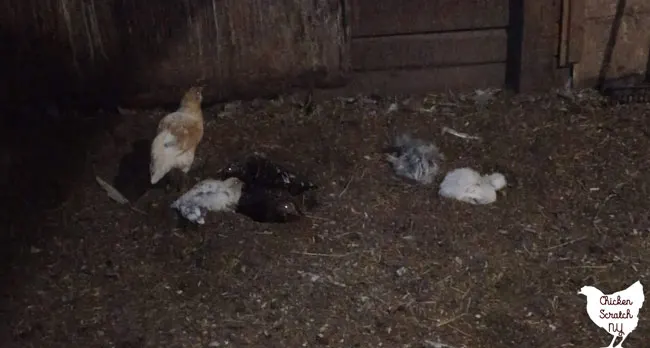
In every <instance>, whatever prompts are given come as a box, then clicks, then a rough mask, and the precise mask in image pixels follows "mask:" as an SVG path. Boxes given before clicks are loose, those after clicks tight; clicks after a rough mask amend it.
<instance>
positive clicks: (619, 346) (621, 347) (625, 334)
mask: <svg viewBox="0 0 650 348" xmlns="http://www.w3.org/2000/svg"><path fill="white" fill-rule="evenodd" d="M629 334H630V333H629V332H626V333H624V334H623V337H621V342H618V346H616V347H615V348H623V341H625V339H626V338H627V335H629Z"/></svg>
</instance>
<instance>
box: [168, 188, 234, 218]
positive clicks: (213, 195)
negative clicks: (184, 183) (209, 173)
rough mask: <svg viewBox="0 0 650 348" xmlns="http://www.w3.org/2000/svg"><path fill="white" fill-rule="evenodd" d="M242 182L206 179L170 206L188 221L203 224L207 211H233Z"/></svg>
mask: <svg viewBox="0 0 650 348" xmlns="http://www.w3.org/2000/svg"><path fill="white" fill-rule="evenodd" d="M243 186H244V183H243V182H242V181H241V180H239V179H237V178H235V177H232V178H228V179H226V180H223V181H221V180H214V179H206V180H203V181H201V182H199V183H198V184H196V185H194V187H192V188H191V189H190V190H189V191H187V192H185V194H183V195H182V196H181V197H180V198H178V199H177V200H176V201H175V202H174V203H172V205H171V208H173V209H176V210H178V212H179V213H180V214H181V215H182V216H183V217H184V218H186V219H187V220H188V221H190V222H193V223H195V224H199V225H203V224H205V216H206V214H207V212H209V211H211V212H219V211H225V212H234V211H235V208H236V207H237V203H239V199H240V198H241V195H242V188H243Z"/></svg>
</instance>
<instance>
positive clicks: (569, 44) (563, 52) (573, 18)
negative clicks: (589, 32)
mask: <svg viewBox="0 0 650 348" xmlns="http://www.w3.org/2000/svg"><path fill="white" fill-rule="evenodd" d="M584 24H585V0H562V23H561V35H560V47H559V51H560V52H559V57H558V60H559V65H560V67H566V66H568V65H569V64H572V63H576V62H578V61H579V60H580V56H581V55H582V46H583V37H584Z"/></svg>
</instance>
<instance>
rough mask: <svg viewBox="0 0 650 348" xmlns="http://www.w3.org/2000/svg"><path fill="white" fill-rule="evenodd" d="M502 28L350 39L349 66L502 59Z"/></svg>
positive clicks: (504, 48)
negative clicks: (350, 56)
mask: <svg viewBox="0 0 650 348" xmlns="http://www.w3.org/2000/svg"><path fill="white" fill-rule="evenodd" d="M507 41H508V37H507V34H506V30H505V29H490V30H473V31H461V32H448V33H436V34H416V35H396V36H384V37H373V38H358V39H352V50H351V52H352V68H353V69H354V70H380V69H392V68H422V67H434V66H454V65H468V64H482V63H493V62H505V61H506V52H507V44H508V43H507Z"/></svg>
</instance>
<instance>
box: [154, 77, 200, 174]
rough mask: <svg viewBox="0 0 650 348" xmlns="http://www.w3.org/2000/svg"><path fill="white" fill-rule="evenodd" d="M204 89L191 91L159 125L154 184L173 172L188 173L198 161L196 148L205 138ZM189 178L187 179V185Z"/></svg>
mask: <svg viewBox="0 0 650 348" xmlns="http://www.w3.org/2000/svg"><path fill="white" fill-rule="evenodd" d="M202 89H203V88H202V87H192V88H190V89H189V90H188V91H187V92H186V93H185V95H184V96H183V99H182V100H181V104H180V107H179V108H178V109H177V110H176V111H174V112H172V113H170V114H167V115H166V116H165V117H163V119H162V120H160V123H158V135H156V138H154V140H153V142H152V143H151V163H150V165H149V172H150V174H151V184H152V185H154V184H156V183H157V182H158V181H160V179H162V178H163V177H164V176H165V175H167V173H169V172H170V171H171V170H172V169H179V170H180V171H182V172H183V173H184V174H187V173H188V172H189V171H190V168H191V167H192V163H193V162H194V155H195V152H196V147H197V146H198V145H199V143H200V142H201V139H202V138H203V111H202V110H201V101H202V100H203V95H202V93H201V91H202ZM186 179H187V175H184V176H183V181H182V184H183V185H182V186H185V183H186Z"/></svg>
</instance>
